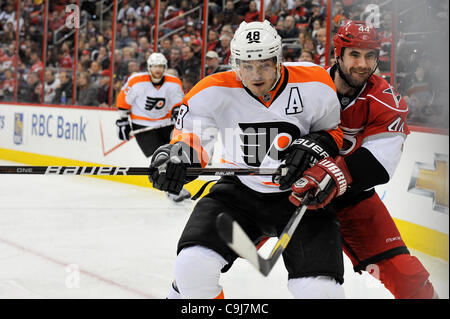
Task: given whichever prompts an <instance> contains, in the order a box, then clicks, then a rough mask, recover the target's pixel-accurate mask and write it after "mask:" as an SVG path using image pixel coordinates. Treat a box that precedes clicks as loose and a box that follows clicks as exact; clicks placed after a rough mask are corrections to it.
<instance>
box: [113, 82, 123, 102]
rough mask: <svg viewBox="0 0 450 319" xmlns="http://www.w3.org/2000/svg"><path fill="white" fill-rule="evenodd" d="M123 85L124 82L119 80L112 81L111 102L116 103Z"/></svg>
mask: <svg viewBox="0 0 450 319" xmlns="http://www.w3.org/2000/svg"><path fill="white" fill-rule="evenodd" d="M123 84H124V81H123V80H122V79H119V78H114V80H113V96H112V100H113V101H117V95H118V94H119V92H120V90H121V89H122V87H123Z"/></svg>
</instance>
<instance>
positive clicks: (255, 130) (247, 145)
mask: <svg viewBox="0 0 450 319" xmlns="http://www.w3.org/2000/svg"><path fill="white" fill-rule="evenodd" d="M239 127H240V129H241V130H242V134H240V139H241V142H242V145H241V149H242V152H243V160H244V162H245V163H246V164H247V165H250V166H256V167H259V166H261V163H262V162H263V161H264V158H266V157H267V156H268V157H270V158H271V159H273V160H281V159H282V158H283V157H284V156H285V155H286V152H287V149H288V147H289V145H291V143H292V141H293V140H295V139H297V138H298V137H300V129H299V128H298V127H297V126H295V125H294V124H291V123H288V122H265V123H239Z"/></svg>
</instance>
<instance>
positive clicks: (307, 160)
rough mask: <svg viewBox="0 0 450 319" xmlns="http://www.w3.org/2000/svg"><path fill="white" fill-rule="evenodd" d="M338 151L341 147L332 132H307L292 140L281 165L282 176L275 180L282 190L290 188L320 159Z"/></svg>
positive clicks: (336, 153)
mask: <svg viewBox="0 0 450 319" xmlns="http://www.w3.org/2000/svg"><path fill="white" fill-rule="evenodd" d="M338 153H339V149H338V147H337V145H336V142H335V141H334V139H333V137H332V136H331V135H330V134H328V133H326V132H317V133H310V134H307V135H305V136H303V137H301V138H298V139H296V140H295V141H294V142H292V144H291V146H290V149H289V152H288V154H287V155H286V157H285V161H284V163H283V164H282V165H281V166H280V168H281V176H279V177H278V179H275V180H274V181H275V182H277V183H279V184H280V190H286V189H289V188H291V186H292V184H294V183H295V182H296V181H297V180H298V179H299V178H300V177H302V175H303V172H304V171H306V170H307V169H308V168H310V167H312V166H313V165H314V164H315V163H317V161H318V160H320V159H322V158H325V157H328V156H331V157H335V156H337V155H338Z"/></svg>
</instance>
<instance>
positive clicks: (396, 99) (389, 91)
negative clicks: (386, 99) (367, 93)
mask: <svg viewBox="0 0 450 319" xmlns="http://www.w3.org/2000/svg"><path fill="white" fill-rule="evenodd" d="M383 93H386V94H390V95H392V98H393V99H394V102H395V107H396V108H399V107H400V100H401V99H402V96H401V95H400V94H399V93H398V92H397V91H396V90H395V89H394V88H393V87H392V86H391V85H389V88H387V89H386V90H384V91H383Z"/></svg>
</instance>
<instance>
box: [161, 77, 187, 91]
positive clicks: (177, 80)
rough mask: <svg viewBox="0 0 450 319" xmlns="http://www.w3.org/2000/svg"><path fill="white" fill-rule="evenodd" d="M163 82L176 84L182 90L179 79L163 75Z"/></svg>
mask: <svg viewBox="0 0 450 319" xmlns="http://www.w3.org/2000/svg"><path fill="white" fill-rule="evenodd" d="M164 81H167V82H172V83H176V84H178V85H179V86H180V87H181V89H183V83H181V80H180V79H179V78H176V77H174V76H170V75H164Z"/></svg>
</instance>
